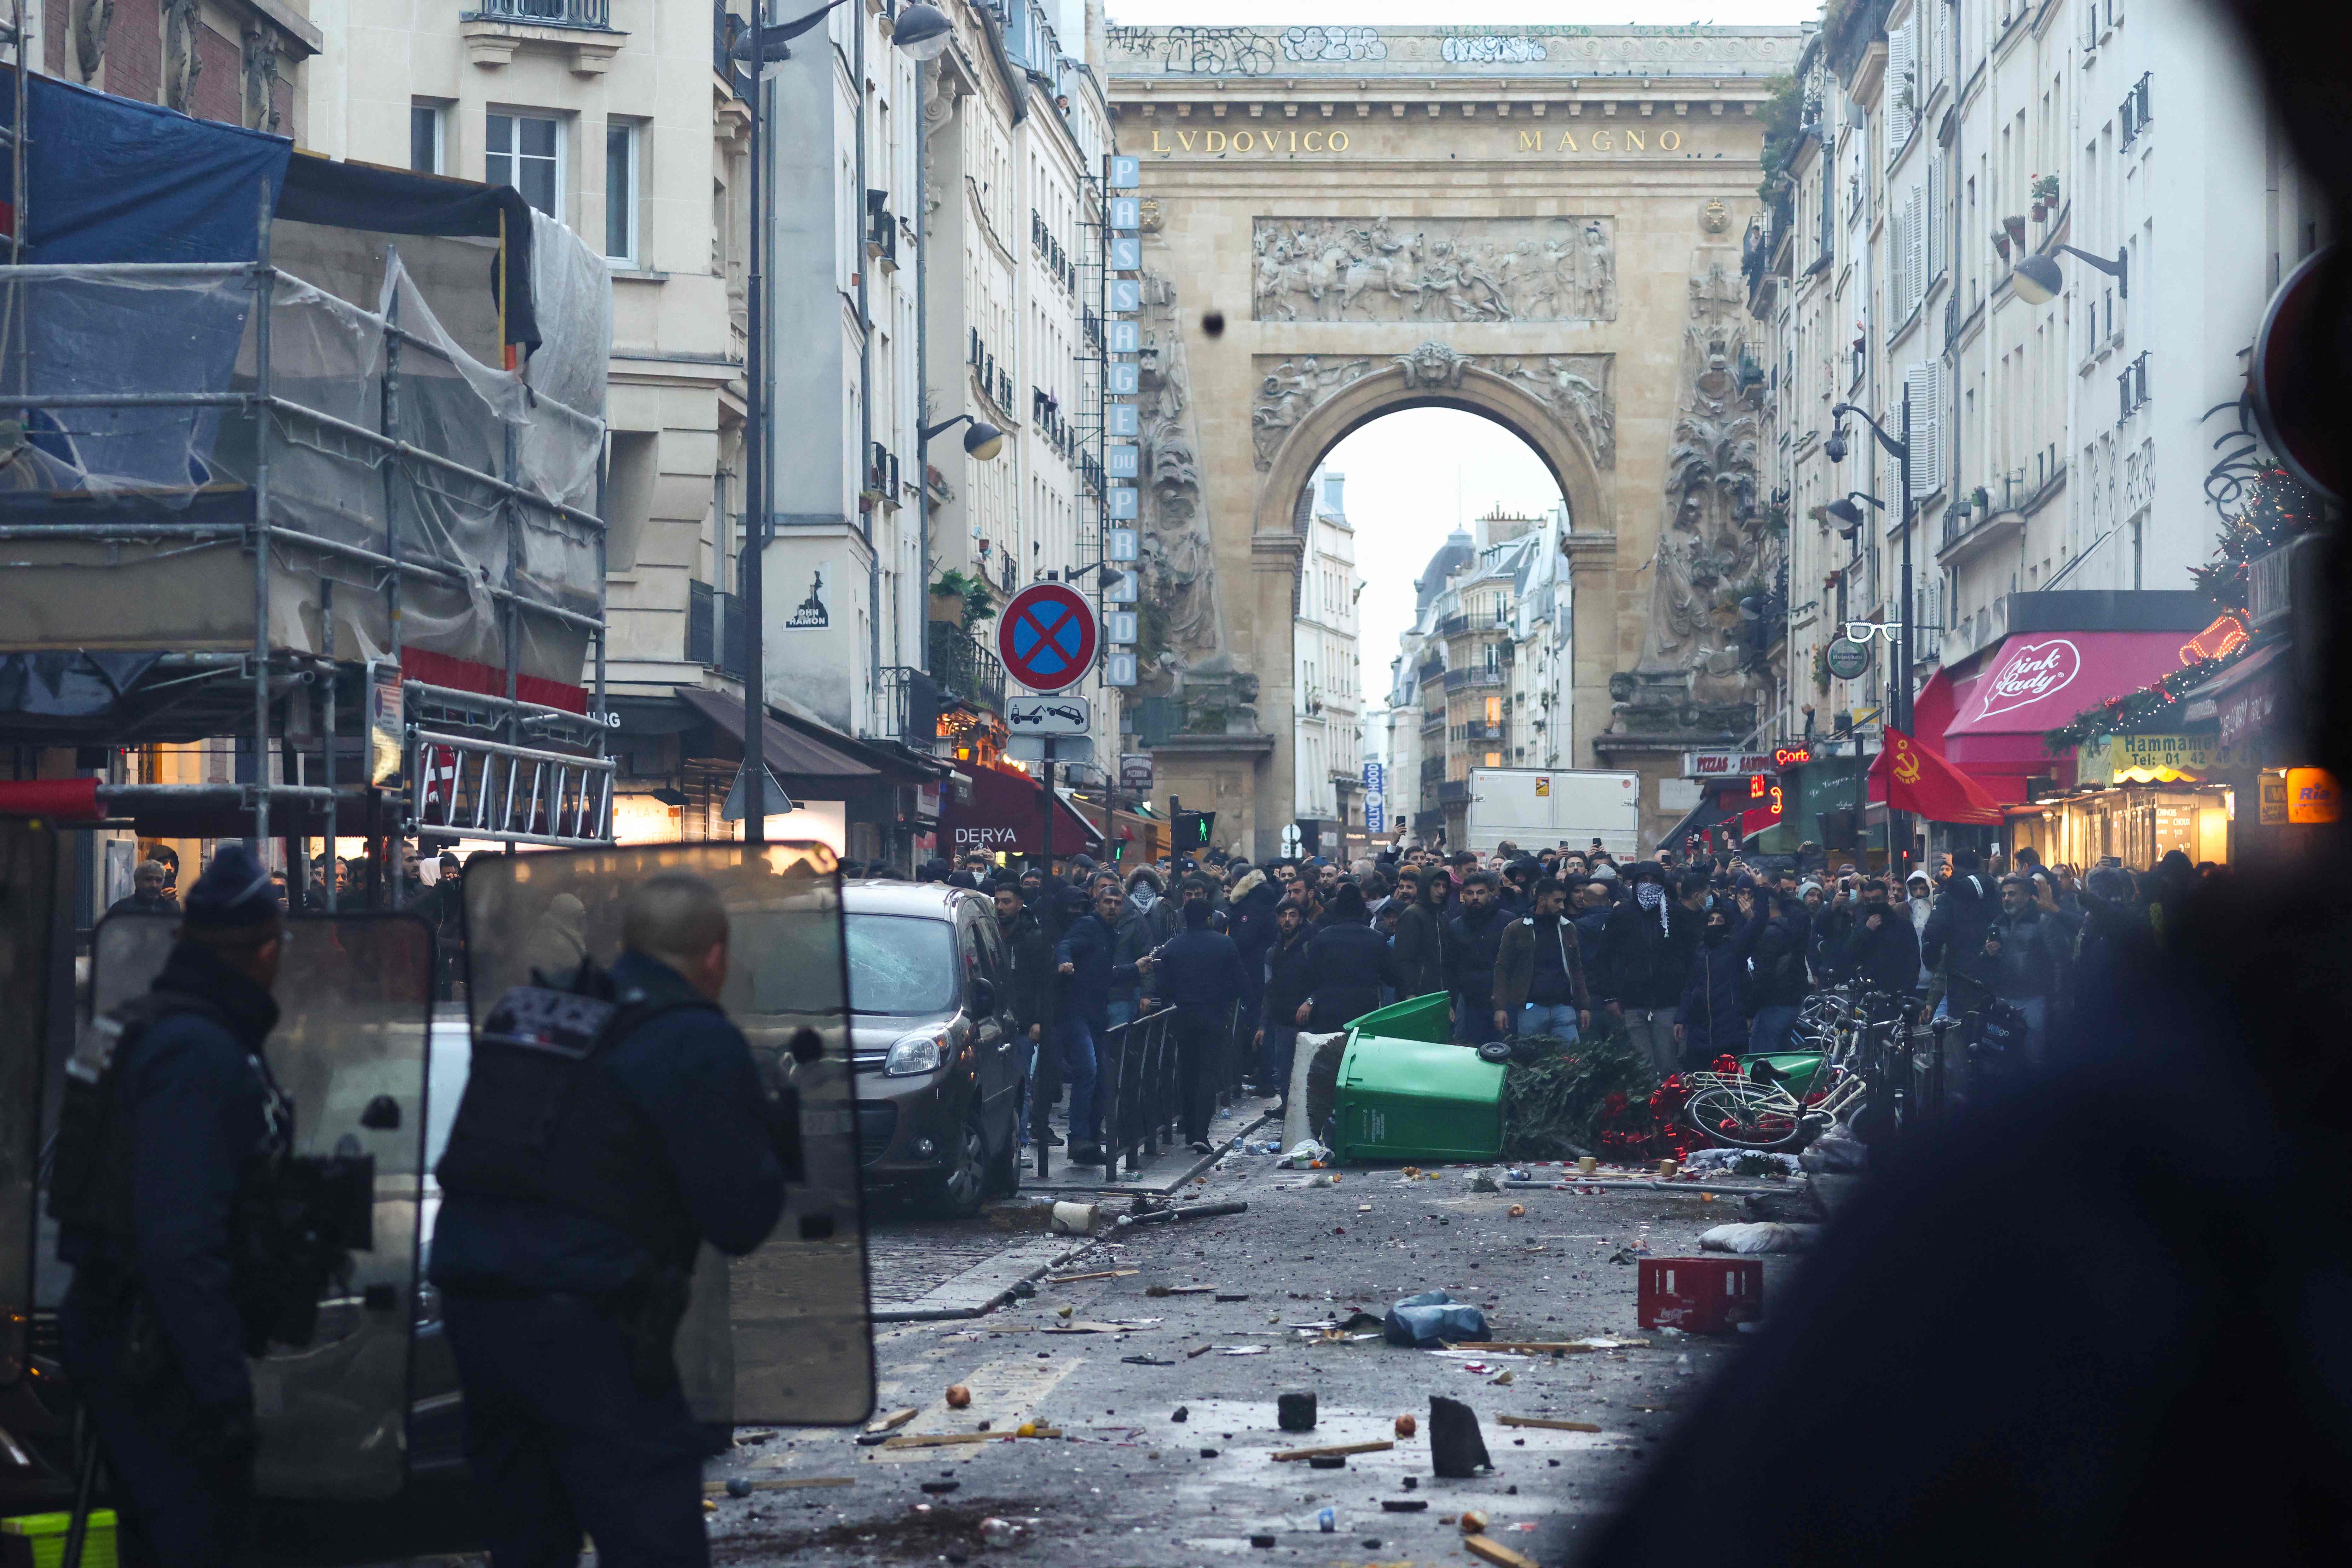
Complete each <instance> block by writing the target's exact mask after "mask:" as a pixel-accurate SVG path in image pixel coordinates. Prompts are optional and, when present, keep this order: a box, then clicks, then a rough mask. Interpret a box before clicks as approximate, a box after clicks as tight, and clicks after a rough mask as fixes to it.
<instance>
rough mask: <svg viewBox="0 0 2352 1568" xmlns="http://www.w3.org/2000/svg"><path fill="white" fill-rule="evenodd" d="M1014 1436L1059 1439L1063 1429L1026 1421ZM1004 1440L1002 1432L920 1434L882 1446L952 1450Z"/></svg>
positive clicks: (890, 1441)
mask: <svg viewBox="0 0 2352 1568" xmlns="http://www.w3.org/2000/svg"><path fill="white" fill-rule="evenodd" d="M1013 1435H1014V1436H1020V1437H1058V1436H1061V1435H1062V1429H1061V1428H1060V1427H1059V1426H1037V1425H1036V1424H1035V1423H1034V1422H1028V1421H1024V1422H1023V1423H1022V1424H1021V1426H1020V1429H1019V1430H1018V1431H1017V1432H1015V1433H1014V1434H1013ZM1004 1440H1005V1436H1004V1434H1003V1433H1002V1432H919V1433H915V1434H913V1435H911V1436H900V1437H891V1438H888V1439H886V1440H885V1441H884V1443H883V1445H882V1446H883V1447H886V1448H952V1447H959V1446H961V1445H962V1444H965V1443H1002V1442H1003V1441H1004Z"/></svg>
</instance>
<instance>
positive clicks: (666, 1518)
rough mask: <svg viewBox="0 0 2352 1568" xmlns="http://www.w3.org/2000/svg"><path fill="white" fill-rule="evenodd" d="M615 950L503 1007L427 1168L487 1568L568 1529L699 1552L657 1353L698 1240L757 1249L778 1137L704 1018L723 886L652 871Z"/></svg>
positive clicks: (658, 1559) (541, 976)
mask: <svg viewBox="0 0 2352 1568" xmlns="http://www.w3.org/2000/svg"><path fill="white" fill-rule="evenodd" d="M622 946H623V952H622V953H621V955H620V957H619V959H618V961H617V962H616V963H614V965H613V966H612V968H611V970H610V971H609V973H603V972H599V971H597V969H596V967H595V965H594V963H593V962H589V963H583V964H582V965H581V966H580V968H579V970H578V971H577V973H575V974H574V975H572V976H567V977H559V976H555V975H549V974H545V973H536V974H535V975H534V984H532V985H529V986H518V987H516V988H514V989H513V990H511V991H509V992H508V993H507V994H506V995H505V996H503V997H501V998H499V1002H498V1003H497V1004H496V1005H494V1006H493V1007H492V1008H491V1010H490V1012H489V1014H488V1016H487V1017H486V1018H485V1020H484V1024H483V1027H482V1029H481V1031H480V1033H479V1034H478V1036H477V1038H476V1041H475V1047H474V1067H473V1072H472V1075H471V1076H470V1077H469V1079H468V1080H467V1088H466V1094H465V1098H464V1100H463V1101H462V1102H461V1103H460V1105H459V1107H458V1111H457V1123H456V1125H455V1126H454V1127H453V1128H452V1130H451V1133H450V1140H449V1145H448V1150H447V1152H446V1154H445V1155H444V1157H443V1159H442V1162H441V1163H440V1166H439V1167H438V1171H437V1174H438V1176H439V1178H440V1182H441V1187H442V1194H443V1197H442V1207H441V1213H440V1219H439V1222H438V1225H437V1226H436V1230H435V1234H434V1239H433V1261H432V1269H431V1278H432V1280H433V1282H434V1284H436V1286H438V1287H439V1288H440V1289H441V1291H442V1294H443V1312H444V1316H445V1321H446V1329H447V1332H448V1337H449V1344H450V1348H451V1350H452V1351H453V1352H455V1355H456V1357H457V1372H458V1375H459V1378H460V1380H461V1381H462V1382H463V1384H464V1386H465V1394H466V1447H467V1459H468V1462H469V1463H470V1465H471V1466H472V1468H473V1472H474V1479H475V1481H476V1484H477V1486H478V1489H479V1490H480V1494H481V1499H482V1509H483V1519H484V1523H485V1526H486V1530H487V1535H488V1542H489V1547H490V1556H491V1561H492V1562H493V1563H494V1564H497V1565H498V1568H520V1565H524V1564H529V1565H532V1568H538V1565H541V1564H550V1563H572V1562H574V1561H576V1559H577V1557H578V1554H579V1551H580V1542H581V1533H582V1531H583V1529H584V1530H585V1531H586V1532H587V1533H588V1534H589V1535H591V1536H593V1538H594V1540H595V1542H596V1550H597V1554H598V1558H599V1561H600V1562H603V1563H611V1564H620V1565H624V1568H625V1565H629V1564H636V1563H706V1562H708V1561H709V1546H708V1544H707V1542H706V1540H705V1536H704V1526H703V1521H702V1458H703V1456H704V1454H705V1452H706V1447H705V1444H704V1441H703V1436H702V1431H701V1428H700V1427H699V1426H698V1425H697V1424H696V1422H695V1419H694V1417H693V1415H692V1414H691V1413H690V1411H689V1409H688V1405H687V1402H686V1398H685V1395H684V1394H683V1393H682V1392H681V1389H680V1387H679V1384H678V1378H677V1369H676V1367H675V1365H674V1364H673V1360H672V1355H671V1342H672V1338H673V1336H674V1335H675V1333H676V1331H677V1324H678V1321H679V1318H680V1316H681V1315H682V1313H683V1312H684V1310H685V1300H686V1281H687V1279H688V1276H689V1275H690V1274H691V1272H692V1269H693V1264H694V1257H695V1252H696V1249H697V1247H698V1244H699V1243H700V1242H702V1241H706V1240H707V1241H709V1243H710V1244H711V1245H712V1246H714V1247H718V1248H719V1250H720V1251H722V1252H727V1253H730V1254H735V1255H740V1254H743V1253H747V1252H750V1251H751V1250H752V1249H753V1248H754V1247H758V1246H759V1245H760V1244H761V1241H763V1240H764V1239H766V1237H767V1235H768V1232H769V1231H770V1230H771V1229H772V1227H773V1226H774V1225H775V1223H776V1219H777V1216H778V1215H780V1214H781V1213H782V1208H783V1202H784V1170H783V1163H782V1159H781V1158H780V1154H779V1145H778V1142H777V1137H778V1131H779V1130H778V1129H777V1128H776V1127H775V1126H774V1125H773V1123H772V1113H771V1112H770V1110H769V1109H768V1102H767V1101H766V1100H765V1099H764V1098H763V1095H762V1091H761V1084H760V1081H759V1078H758V1072H757V1068H755V1067H754V1065H753V1062H752V1058H751V1049H750V1047H749V1046H748V1045H747V1044H746V1042H745V1040H744V1038H743V1036H742V1034H741V1033H740V1031H738V1030H737V1029H736V1027H735V1026H734V1025H733V1024H732V1023H730V1022H729V1020H728V1018H727V1016H726V1015H725V1014H724V1013H723V1012H721V1011H720V1010H719V1006H718V1005H717V998H718V996H719V993H720V990H721V988H722V987H723V986H724V984H725V983H726V979H727V960H728V921H727V912H726V909H725V906H724V905H723V904H722V903H721V901H720V900H719V894H718V893H717V891H716V890H715V889H712V888H711V886H710V885H709V883H708V882H705V881H704V880H703V879H700V878H698V877H696V876H694V875H693V874H691V873H690V872H685V871H667V872H663V873H660V874H659V875H656V876H654V877H651V878H648V879H646V880H645V881H644V882H642V883H640V884H639V885H638V886H637V887H636V888H635V889H634V890H633V891H632V892H631V893H630V895H629V898H628V901H627V903H626V905H625V909H624V911H623V924H622ZM551 1104H553V1105H559V1106H561V1107H562V1109H561V1110H559V1111H558V1113H557V1114H556V1115H554V1116H553V1117H549V1116H546V1115H545V1114H543V1113H544V1110H545V1108H546V1107H547V1106H549V1105H551Z"/></svg>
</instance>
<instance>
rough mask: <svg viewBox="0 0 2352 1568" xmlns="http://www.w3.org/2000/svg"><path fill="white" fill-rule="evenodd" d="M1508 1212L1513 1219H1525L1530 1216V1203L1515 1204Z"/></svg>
mask: <svg viewBox="0 0 2352 1568" xmlns="http://www.w3.org/2000/svg"><path fill="white" fill-rule="evenodd" d="M1507 1212H1508V1213H1509V1215H1510V1216H1511V1217H1512V1218H1513V1219H1525V1218H1527V1217H1528V1205H1525V1204H1513V1205H1511V1206H1510V1208H1509V1210H1508V1211H1507Z"/></svg>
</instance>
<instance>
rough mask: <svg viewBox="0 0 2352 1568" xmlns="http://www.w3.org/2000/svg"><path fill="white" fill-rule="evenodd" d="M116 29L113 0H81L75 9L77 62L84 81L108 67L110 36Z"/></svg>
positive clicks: (75, 55)
mask: <svg viewBox="0 0 2352 1568" xmlns="http://www.w3.org/2000/svg"><path fill="white" fill-rule="evenodd" d="M113 26H114V0H78V3H77V4H76V5H75V6H74V16H73V41H74V61H75V63H76V64H78V65H79V66H80V67H81V79H82V80H84V81H88V80H89V79H91V78H92V77H95V76H96V75H98V68H99V67H100V66H102V65H104V64H105V63H106V38H107V34H108V33H109V32H110V30H111V29H112V28H113Z"/></svg>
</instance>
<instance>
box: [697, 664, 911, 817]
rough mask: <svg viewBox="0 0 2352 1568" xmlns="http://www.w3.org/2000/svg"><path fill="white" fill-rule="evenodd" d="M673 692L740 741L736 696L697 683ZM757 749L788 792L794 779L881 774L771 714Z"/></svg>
mask: <svg viewBox="0 0 2352 1568" xmlns="http://www.w3.org/2000/svg"><path fill="white" fill-rule="evenodd" d="M677 694H678V696H679V698H681V699H682V700H684V701H685V703H686V705H687V706H688V708H691V709H693V710H695V711H696V712H697V713H699V714H701V715H702V716H703V717H704V718H705V719H708V720H709V721H711V722H712V723H713V724H716V725H718V726H719V728H720V729H721V730H724V731H727V733H729V734H730V735H732V736H734V737H735V743H736V744H737V745H739V746H740V745H741V744H742V743H743V704H742V702H741V701H740V700H739V699H736V698H733V697H729V696H727V695H726V694H725V693H723V692H718V691H706V690H704V689H702V688H701V687H698V686H681V687H679V688H678V689H677ZM760 749H761V755H763V756H764V757H766V758H767V761H768V767H769V769H770V770H771V771H772V772H773V773H775V774H776V775H777V778H776V782H777V783H779V784H782V785H783V786H784V789H785V791H786V793H788V794H789V793H791V791H792V788H793V781H794V780H796V779H805V780H808V781H811V782H813V783H819V784H827V783H829V784H839V785H851V784H870V783H872V782H874V781H875V780H877V779H879V778H880V777H881V776H882V770H881V769H879V768H877V767H875V766H872V765H871V764H869V763H861V762H859V761H858V760H857V759H856V758H855V757H853V756H850V755H849V754H848V753H847V752H841V751H836V750H835V749H834V748H833V747H831V746H828V745H826V744H825V743H824V742H823V741H820V740H817V739H816V738H815V737H814V736H811V735H804V734H803V733H801V732H800V731H798V730H795V729H793V727H792V726H791V725H789V724H786V723H785V722H784V721H782V720H781V719H778V718H776V717H774V716H773V715H771V716H770V717H769V720H768V721H767V722H766V723H765V724H762V725H761V727H760Z"/></svg>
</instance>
